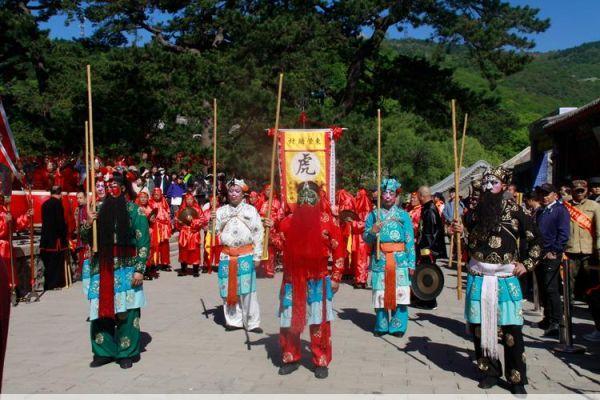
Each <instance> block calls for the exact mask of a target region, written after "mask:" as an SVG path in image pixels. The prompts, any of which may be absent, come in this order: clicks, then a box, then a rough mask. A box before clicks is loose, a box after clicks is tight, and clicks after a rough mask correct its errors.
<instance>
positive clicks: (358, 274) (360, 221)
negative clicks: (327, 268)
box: [352, 189, 373, 289]
mask: <svg viewBox="0 0 600 400" xmlns="http://www.w3.org/2000/svg"><path fill="white" fill-rule="evenodd" d="M372 210H373V203H372V202H371V199H370V197H369V193H368V192H367V191H366V190H365V189H360V190H359V191H358V192H357V193H356V208H355V211H356V216H357V219H355V220H354V221H353V222H352V271H353V273H354V288H355V289H359V288H362V289H366V288H367V277H368V274H369V256H370V254H371V246H369V244H368V243H367V242H365V240H364V239H363V233H364V232H365V222H366V221H367V216H368V215H369V213H370V212H371V211H372Z"/></svg>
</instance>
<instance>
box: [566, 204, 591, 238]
mask: <svg viewBox="0 0 600 400" xmlns="http://www.w3.org/2000/svg"><path fill="white" fill-rule="evenodd" d="M563 204H564V205H565V207H566V208H567V211H569V216H570V217H571V220H572V221H573V222H575V223H576V224H577V225H579V227H580V228H581V229H583V230H586V231H587V232H588V233H589V234H590V235H592V236H593V235H594V234H593V231H592V219H591V218H590V217H588V216H587V215H585V213H584V212H583V211H581V210H580V209H579V208H577V207H575V206H574V205H573V204H571V203H570V202H568V201H565V202H564V203H563Z"/></svg>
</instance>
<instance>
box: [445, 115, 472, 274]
mask: <svg viewBox="0 0 600 400" xmlns="http://www.w3.org/2000/svg"><path fill="white" fill-rule="evenodd" d="M468 118H469V114H465V123H464V125H463V136H462V143H461V145H460V162H459V164H458V180H459V181H460V178H461V172H460V171H461V170H462V165H463V156H464V154H465V136H466V134H467V121H468ZM454 237H455V235H452V236H450V258H449V260H448V265H449V266H452V262H453V261H452V260H453V258H454V257H453V256H454ZM459 242H460V241H459ZM457 246H461V247H462V244H460V243H459V244H458V245H457ZM459 254H460V253H459Z"/></svg>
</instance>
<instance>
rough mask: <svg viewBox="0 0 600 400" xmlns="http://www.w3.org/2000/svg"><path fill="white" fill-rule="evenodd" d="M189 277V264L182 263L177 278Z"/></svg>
mask: <svg viewBox="0 0 600 400" xmlns="http://www.w3.org/2000/svg"><path fill="white" fill-rule="evenodd" d="M186 275H187V264H185V263H181V269H180V270H179V272H177V276H186Z"/></svg>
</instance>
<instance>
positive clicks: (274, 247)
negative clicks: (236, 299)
mask: <svg viewBox="0 0 600 400" xmlns="http://www.w3.org/2000/svg"><path fill="white" fill-rule="evenodd" d="M269 189H270V187H269V185H267V186H265V187H264V189H263V192H262V195H258V196H257V202H256V205H255V207H257V206H259V205H260V208H257V210H258V213H259V214H260V216H261V217H262V218H266V217H267V214H268V211H269V200H268V197H267V196H266V192H267V191H268V190H269ZM265 197H267V198H266V199H265ZM263 199H265V200H263ZM284 216H285V215H284V210H283V207H282V205H281V201H279V199H277V196H276V195H275V194H273V202H272V204H271V220H272V221H273V223H274V224H275V226H273V227H272V228H271V229H270V230H269V246H268V248H269V258H268V259H267V260H262V261H261V262H260V274H261V275H263V276H265V277H267V278H273V277H274V276H275V261H276V258H277V254H278V253H280V252H281V249H282V244H281V235H280V233H279V231H278V229H277V224H278V223H279V222H280V221H281V220H282V219H283V217H284Z"/></svg>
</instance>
